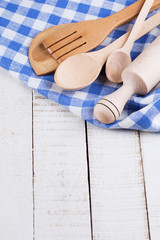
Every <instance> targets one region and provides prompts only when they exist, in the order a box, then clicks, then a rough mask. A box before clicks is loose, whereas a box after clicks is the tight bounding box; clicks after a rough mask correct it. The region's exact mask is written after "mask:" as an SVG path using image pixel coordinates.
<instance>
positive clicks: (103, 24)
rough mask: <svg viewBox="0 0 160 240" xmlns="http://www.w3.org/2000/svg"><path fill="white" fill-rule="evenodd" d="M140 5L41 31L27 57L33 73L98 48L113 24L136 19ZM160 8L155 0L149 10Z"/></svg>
mask: <svg viewBox="0 0 160 240" xmlns="http://www.w3.org/2000/svg"><path fill="white" fill-rule="evenodd" d="M143 4H144V0H138V1H136V2H135V3H133V4H131V5H130V6H128V7H126V8H124V9H123V10H121V11H119V12H117V13H115V14H113V15H111V16H109V17H106V18H101V19H96V20H89V21H83V22H77V23H69V24H63V25H60V26H55V27H53V28H54V29H52V28H50V29H47V30H45V31H43V32H41V33H40V34H38V35H37V36H36V38H35V39H33V41H32V43H31V46H30V49H29V59H30V63H31V65H32V67H33V69H34V71H35V73H36V74H37V75H43V74H47V73H50V72H53V71H54V70H55V69H56V68H57V67H58V63H61V62H62V61H64V60H65V59H66V58H68V57H70V56H72V55H75V54H79V53H84V52H88V51H90V50H92V49H93V48H95V47H97V46H98V45H99V44H100V43H101V42H103V40H104V39H105V38H106V37H107V36H108V35H109V33H110V32H112V31H113V30H114V29H115V28H116V27H118V26H120V25H122V24H124V23H126V22H128V21H130V20H132V19H133V18H135V17H136V16H137V15H138V13H139V11H140V9H141V7H142V5H143ZM159 7H160V0H155V1H154V3H153V5H152V8H151V11H153V10H155V9H157V8H159ZM44 46H45V47H44ZM47 50H48V51H47ZM48 52H49V53H51V55H50V54H48ZM50 56H52V57H53V58H52V60H51V59H50Z"/></svg>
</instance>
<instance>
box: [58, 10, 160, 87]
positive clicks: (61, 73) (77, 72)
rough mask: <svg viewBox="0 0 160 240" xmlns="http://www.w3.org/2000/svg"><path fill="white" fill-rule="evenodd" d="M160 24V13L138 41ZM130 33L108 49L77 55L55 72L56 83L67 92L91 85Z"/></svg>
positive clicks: (148, 24)
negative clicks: (113, 52)
mask: <svg viewBox="0 0 160 240" xmlns="http://www.w3.org/2000/svg"><path fill="white" fill-rule="evenodd" d="M159 24H160V12H158V13H156V14H155V15H154V16H152V17H150V18H149V19H147V20H146V21H145V22H144V23H143V27H142V30H141V32H139V34H138V36H137V39H138V38H140V37H141V36H143V35H144V34H146V33H147V32H149V31H150V30H152V29H153V28H155V27H156V26H158V25H159ZM129 34H130V33H129V32H128V33H126V34H124V35H123V36H122V37H120V38H118V39H117V40H115V41H114V42H113V43H111V44H110V45H108V46H107V47H105V48H103V49H101V50H98V51H95V52H90V53H83V54H77V55H75V56H72V57H69V58H68V59H66V60H65V61H64V62H62V63H61V64H60V65H59V67H58V68H57V70H56V72H55V82H56V83H57V85H58V86H60V87H61V88H63V89H66V90H77V89H81V88H84V87H87V86H88V85H90V84H91V83H92V82H93V81H94V80H95V79H96V78H97V76H98V75H99V73H100V71H101V69H102V66H103V64H104V63H105V62H106V60H107V58H108V56H109V55H110V54H111V52H112V51H114V50H115V49H117V48H120V47H122V46H123V44H124V43H125V41H126V39H127V38H128V36H129Z"/></svg>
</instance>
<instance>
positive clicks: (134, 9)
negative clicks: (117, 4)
mask: <svg viewBox="0 0 160 240" xmlns="http://www.w3.org/2000/svg"><path fill="white" fill-rule="evenodd" d="M144 2H145V0H138V1H136V2H135V3H133V4H131V5H130V6H128V7H126V8H124V9H122V10H121V11H119V12H117V13H115V14H113V15H111V16H110V19H111V21H114V27H115V28H116V27H119V26H121V25H122V24H124V23H126V22H129V21H131V20H133V19H134V18H135V17H136V16H137V15H138V14H139V12H140V10H141V8H142V6H143V4H144ZM157 8H160V0H154V3H153V4H152V7H151V9H150V12H152V11H154V10H155V9H157ZM101 20H102V21H104V22H105V20H107V18H103V19H101ZM107 23H108V21H107Z"/></svg>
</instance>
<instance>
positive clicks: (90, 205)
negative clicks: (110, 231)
mask: <svg viewBox="0 0 160 240" xmlns="http://www.w3.org/2000/svg"><path fill="white" fill-rule="evenodd" d="M85 138H86V158H87V170H88V172H87V174H88V192H89V209H90V224H91V239H92V240H93V221H92V198H91V183H90V165H89V150H88V130H87V122H86V121H85Z"/></svg>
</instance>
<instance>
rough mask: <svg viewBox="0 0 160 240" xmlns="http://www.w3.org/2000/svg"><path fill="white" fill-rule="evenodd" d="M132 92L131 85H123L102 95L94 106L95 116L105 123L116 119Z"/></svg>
mask: <svg viewBox="0 0 160 240" xmlns="http://www.w3.org/2000/svg"><path fill="white" fill-rule="evenodd" d="M134 92H135V91H134V89H133V88H132V87H130V86H128V85H123V86H122V87H120V88H119V89H118V90H117V91H115V92H113V93H111V94H110V95H107V96H105V97H103V98H102V99H101V100H100V101H99V102H98V103H97V104H96V106H95V108H94V115H95V117H96V118H97V119H98V120H99V121H100V122H102V123H105V124H110V123H112V122H114V121H116V119H117V118H118V117H119V116H120V114H121V112H122V110H123V108H124V106H125V104H126V102H127V101H128V99H129V98H130V97H131V96H132V95H133V94H134Z"/></svg>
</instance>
